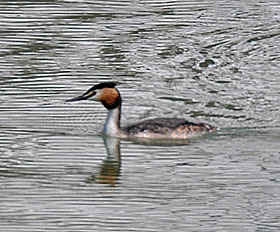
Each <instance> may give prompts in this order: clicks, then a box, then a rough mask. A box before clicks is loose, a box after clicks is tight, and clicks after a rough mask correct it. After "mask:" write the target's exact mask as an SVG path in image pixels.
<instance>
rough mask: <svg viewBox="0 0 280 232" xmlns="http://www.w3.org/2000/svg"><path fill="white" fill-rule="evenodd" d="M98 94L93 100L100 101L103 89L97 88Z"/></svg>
mask: <svg viewBox="0 0 280 232" xmlns="http://www.w3.org/2000/svg"><path fill="white" fill-rule="evenodd" d="M95 92H96V94H95V95H94V96H93V98H92V99H93V100H95V101H100V97H101V95H102V91H100V90H99V89H97V90H95Z"/></svg>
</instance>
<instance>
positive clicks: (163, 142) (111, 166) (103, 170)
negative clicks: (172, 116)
mask: <svg viewBox="0 0 280 232" xmlns="http://www.w3.org/2000/svg"><path fill="white" fill-rule="evenodd" d="M103 140H104V144H105V147H106V151H107V156H106V158H105V159H104V160H103V162H102V164H101V165H100V166H99V168H98V171H97V172H96V174H93V175H91V176H90V177H89V178H88V179H87V181H86V182H87V183H92V182H95V183H100V184H108V185H110V186H115V185H116V184H117V183H118V180H119V177H120V173H121V152H120V140H121V139H120V138H116V137H111V136H108V135H103ZM124 140H126V141H131V142H133V143H136V144H142V145H145V146H149V145H152V146H180V145H188V144H192V143H193V142H195V139H189V140H186V139H184V140H178V139H176V140H174V139H145V138H142V139H141V138H133V139H124Z"/></svg>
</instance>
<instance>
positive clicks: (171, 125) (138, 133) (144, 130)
mask: <svg viewBox="0 0 280 232" xmlns="http://www.w3.org/2000/svg"><path fill="white" fill-rule="evenodd" d="M92 96H94V97H95V99H96V100H97V101H100V102H101V103H102V104H103V106H104V107H105V108H106V109H107V110H108V115H107V120H106V122H105V126H104V130H103V133H105V134H107V135H110V136H116V137H119V138H128V137H139V138H168V139H171V138H175V139H185V138H190V137H192V136H195V135H199V134H202V133H205V132H211V131H215V130H216V128H215V127H213V126H210V125H208V124H204V123H192V122H189V121H187V120H185V119H180V118H155V119H148V120H145V121H142V122H138V123H135V124H133V125H130V126H127V127H121V126H120V119H121V106H122V99H121V95H120V92H119V91H118V89H117V88H116V83H114V82H104V83H100V84H97V85H94V86H93V87H91V88H90V89H89V90H88V91H86V92H85V93H84V94H83V95H81V96H78V97H74V98H72V99H69V100H67V101H66V102H73V101H80V100H86V99H88V98H90V97H92Z"/></svg>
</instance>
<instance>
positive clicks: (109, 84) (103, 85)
mask: <svg viewBox="0 0 280 232" xmlns="http://www.w3.org/2000/svg"><path fill="white" fill-rule="evenodd" d="M116 85H117V84H116V83H115V82H102V83H99V84H97V85H94V86H93V87H92V88H91V90H95V89H104V88H115V86H116Z"/></svg>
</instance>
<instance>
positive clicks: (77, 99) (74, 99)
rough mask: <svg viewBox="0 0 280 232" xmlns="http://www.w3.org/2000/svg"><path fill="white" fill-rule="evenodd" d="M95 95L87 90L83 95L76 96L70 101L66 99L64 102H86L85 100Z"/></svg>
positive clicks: (92, 91)
mask: <svg viewBox="0 0 280 232" xmlns="http://www.w3.org/2000/svg"><path fill="white" fill-rule="evenodd" d="M95 94H96V92H95V91H94V90H88V91H87V92H85V93H84V94H83V95H81V96H78V97H74V98H71V99H68V100H66V102H74V101H81V100H86V99H88V98H90V97H92V96H94V95H95Z"/></svg>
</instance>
